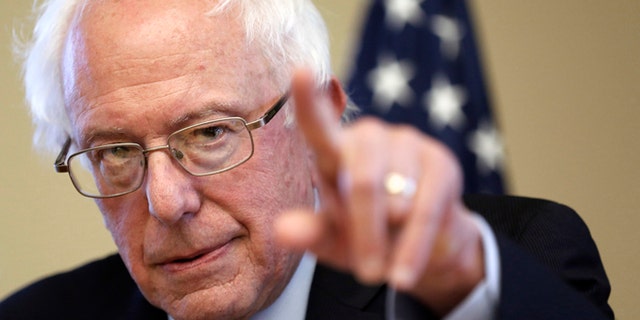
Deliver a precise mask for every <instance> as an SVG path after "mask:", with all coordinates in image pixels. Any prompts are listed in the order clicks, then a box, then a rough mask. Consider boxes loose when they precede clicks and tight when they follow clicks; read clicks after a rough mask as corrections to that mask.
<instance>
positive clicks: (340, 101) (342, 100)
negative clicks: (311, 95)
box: [325, 76, 347, 120]
mask: <svg viewBox="0 0 640 320" xmlns="http://www.w3.org/2000/svg"><path fill="white" fill-rule="evenodd" d="M325 90H326V94H327V95H328V96H329V99H330V100H331V104H332V105H333V107H334V109H335V114H336V117H337V119H338V120H339V119H340V118H341V117H342V114H343V113H344V110H345V109H346V107H347V94H346V93H345V92H344V90H342V85H341V84H340V81H338V78H336V77H335V76H332V77H331V80H329V84H328V85H327V88H326V89H325Z"/></svg>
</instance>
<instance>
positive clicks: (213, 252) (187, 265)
mask: <svg viewBox="0 0 640 320" xmlns="http://www.w3.org/2000/svg"><path fill="white" fill-rule="evenodd" d="M235 240H236V238H233V239H231V240H229V241H227V242H225V243H222V244H220V245H218V246H215V247H210V248H205V249H202V250H198V251H195V252H192V253H189V254H185V255H179V256H175V257H172V258H170V259H167V260H165V261H164V262H162V263H160V264H159V266H160V267H161V268H162V269H164V270H166V271H168V272H171V273H174V272H181V271H186V270H189V269H194V268H197V267H199V266H202V265H204V264H208V263H212V262H215V261H216V260H219V259H220V258H222V257H223V256H224V255H225V254H227V253H228V252H229V250H230V247H231V244H232V243H233V242H234V241H235Z"/></svg>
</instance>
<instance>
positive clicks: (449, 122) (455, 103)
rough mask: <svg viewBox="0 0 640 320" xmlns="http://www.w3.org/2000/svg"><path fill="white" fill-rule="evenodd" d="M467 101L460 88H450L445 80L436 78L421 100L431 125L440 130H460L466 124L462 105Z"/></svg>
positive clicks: (463, 91) (464, 92) (439, 77)
mask: <svg viewBox="0 0 640 320" xmlns="http://www.w3.org/2000/svg"><path fill="white" fill-rule="evenodd" d="M466 101H467V93H466V90H465V89H464V87H462V86H452V85H451V84H450V83H449V80H447V78H445V77H442V76H436V77H435V78H434V80H433V84H432V86H431V90H429V92H427V93H426V94H425V96H424V98H423V103H424V106H425V109H426V111H427V112H428V113H429V121H430V122H431V124H432V125H433V126H434V127H435V128H437V129H439V130H442V129H444V127H446V126H450V127H452V128H454V129H460V128H461V127H462V125H464V123H465V122H466V117H465V115H464V113H463V112H462V105H463V104H464V103H465V102H466Z"/></svg>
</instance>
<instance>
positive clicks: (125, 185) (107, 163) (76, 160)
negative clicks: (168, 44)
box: [54, 93, 289, 198]
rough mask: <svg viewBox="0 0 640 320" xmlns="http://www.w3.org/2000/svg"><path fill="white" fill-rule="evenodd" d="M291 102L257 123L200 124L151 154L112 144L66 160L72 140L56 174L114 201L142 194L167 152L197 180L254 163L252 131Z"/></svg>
mask: <svg viewBox="0 0 640 320" xmlns="http://www.w3.org/2000/svg"><path fill="white" fill-rule="evenodd" d="M288 97H289V95H288V94H286V93H285V94H284V95H283V96H282V97H280V99H279V100H278V101H277V102H276V103H275V104H274V105H273V106H271V108H269V110H267V112H265V113H264V115H262V117H260V118H258V119H257V120H254V121H251V122H247V121H246V120H244V119H243V118H240V117H226V118H221V119H216V120H210V121H205V122H201V123H198V124H194V125H191V126H188V127H186V128H182V129H180V130H178V131H176V132H174V133H172V134H171V135H169V136H168V137H167V144H166V145H163V146H156V147H151V148H147V149H144V148H143V147H142V146H141V145H139V144H137V143H113V144H107V145H101V146H97V147H93V148H88V149H83V150H80V151H78V152H75V153H73V154H71V155H70V156H69V157H68V158H67V154H68V153H69V148H70V146H71V138H68V139H67V141H66V142H65V144H64V145H63V147H62V150H60V154H59V155H58V157H57V158H56V161H55V163H54V168H55V170H56V172H67V173H69V176H70V177H71V182H72V183H73V186H74V187H75V188H76V190H78V192H80V193H81V194H82V195H84V196H87V197H91V198H113V197H118V196H122V195H125V194H128V193H131V192H134V191H136V190H138V188H140V186H141V185H142V182H143V180H144V176H145V174H146V170H147V155H148V154H149V153H151V152H154V151H158V150H163V149H167V150H168V151H169V154H171V156H172V157H173V158H174V159H175V160H176V161H177V162H178V163H179V164H180V166H181V167H182V168H183V169H184V170H185V171H187V172H188V173H190V174H191V175H193V176H198V177H199V176H208V175H213V174H218V173H221V172H225V171H228V170H231V169H233V168H235V167H237V166H239V165H241V164H243V163H244V162H246V161H247V160H249V158H251V156H252V155H253V150H254V144H253V136H252V135H251V131H252V130H255V129H258V128H262V127H263V126H265V125H266V124H267V123H269V121H271V119H272V118H273V117H274V116H275V115H276V114H277V113H278V111H280V109H281V108H282V106H283V105H284V104H285V103H286V102H287V99H288ZM65 159H66V161H65Z"/></svg>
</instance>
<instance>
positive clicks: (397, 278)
mask: <svg viewBox="0 0 640 320" xmlns="http://www.w3.org/2000/svg"><path fill="white" fill-rule="evenodd" d="M414 282H415V274H414V272H412V271H411V269H410V268H408V267H407V266H398V267H396V268H394V269H393V272H392V273H391V284H392V285H393V286H394V287H396V288H399V289H410V288H412V287H413V285H414Z"/></svg>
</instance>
